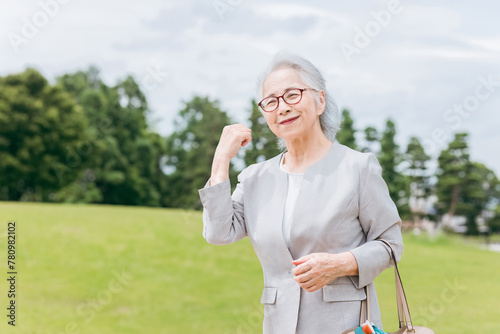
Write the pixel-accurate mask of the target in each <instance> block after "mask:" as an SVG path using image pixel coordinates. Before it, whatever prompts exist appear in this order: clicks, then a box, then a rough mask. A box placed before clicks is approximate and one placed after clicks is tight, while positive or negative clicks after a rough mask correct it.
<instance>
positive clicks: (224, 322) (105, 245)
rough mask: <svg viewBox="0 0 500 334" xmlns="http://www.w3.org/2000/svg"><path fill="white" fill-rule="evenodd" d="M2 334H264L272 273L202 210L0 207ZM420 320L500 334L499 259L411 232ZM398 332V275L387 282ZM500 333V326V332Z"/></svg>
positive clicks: (381, 288)
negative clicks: (218, 239)
mask: <svg viewBox="0 0 500 334" xmlns="http://www.w3.org/2000/svg"><path fill="white" fill-rule="evenodd" d="M0 212H1V213H2V215H1V216H2V220H1V221H0V224H1V225H0V232H1V234H2V237H1V238H0V249H1V251H0V263H1V264H2V265H1V267H2V272H3V275H2V276H3V277H5V278H3V279H2V280H1V281H0V282H1V283H0V295H1V297H0V308H1V309H2V310H4V311H3V312H2V319H3V320H2V322H1V324H0V333H19V334H20V333H26V334H28V333H29V334H52V333H53V334H63V333H80V334H85V333H92V334H107V333H113V334H117V333H120V334H127V333H154V334H161V333H203V334H208V333H217V334H221V333H222V334H225V333H228V334H229V333H261V332H262V330H261V328H262V324H261V322H262V306H261V305H260V303H259V300H260V295H261V292H262V286H263V282H262V272H261V267H260V264H259V262H258V260H257V257H256V256H255V254H254V252H253V249H252V247H251V245H250V242H249V240H248V239H244V240H242V241H240V242H238V243H236V244H234V245H229V246H212V245H209V244H207V243H206V242H205V240H204V239H203V237H202V236H201V230H202V222H201V213H200V212H193V211H184V210H169V209H154V208H138V207H122V206H96V205H91V206H89V205H82V206H79V205H58V204H38V203H12V202H0ZM9 220H14V221H16V222H17V239H16V242H17V243H16V250H17V259H16V270H17V272H18V275H17V282H16V284H17V287H16V289H17V291H16V293H17V295H16V297H17V298H16V305H17V309H16V311H17V314H16V315H17V317H16V327H15V328H13V327H12V326H8V325H7V321H8V318H7V317H6V314H7V310H6V307H7V306H8V304H7V303H8V299H7V291H8V285H7V283H8V282H7V281H6V278H8V275H7V271H8V269H7V245H6V243H7V237H6V231H7V223H8V221H9ZM400 269H401V275H402V278H403V283H404V285H405V288H406V294H407V297H408V300H409V303H410V310H411V311H412V315H413V320H414V323H416V324H419V325H424V326H428V327H431V328H433V329H435V331H436V333H439V334H446V333H483V332H494V330H495V329H496V328H497V327H498V324H499V323H500V319H499V318H500V317H499V314H500V313H499V312H500V311H499V310H500V301H499V298H500V284H499V283H498V282H500V281H499V279H498V277H500V254H498V253H493V252H489V251H484V250H480V249H478V248H477V247H476V246H474V245H472V244H466V243H464V242H462V240H461V239H460V238H450V237H447V238H445V237H441V238H438V239H435V240H430V239H429V238H425V237H416V236H413V235H405V252H404V254H403V259H402V261H401V263H400ZM376 286H377V291H378V295H379V302H380V305H381V308H382V315H383V321H384V326H385V329H386V330H394V329H395V327H396V326H397V319H396V308H395V307H396V305H395V294H394V276H393V271H392V269H390V270H387V271H385V272H384V273H382V275H380V277H378V278H377V280H376ZM495 325H496V326H495Z"/></svg>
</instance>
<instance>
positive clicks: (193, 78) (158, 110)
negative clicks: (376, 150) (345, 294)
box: [0, 0, 500, 174]
mask: <svg viewBox="0 0 500 334" xmlns="http://www.w3.org/2000/svg"><path fill="white" fill-rule="evenodd" d="M42 1H49V0H42ZM234 3H236V2H234ZM212 4H213V2H211V1H197V0H186V1H182V2H180V1H173V0H171V1H164V0H148V1H144V2H133V1H118V0H109V1H105V2H102V1H97V0H89V1H85V2H78V1H71V2H69V3H68V4H67V5H64V6H63V7H61V8H60V11H59V13H58V14H57V16H55V17H54V18H52V19H51V20H50V22H49V23H48V24H47V26H45V27H44V28H43V29H40V31H39V33H38V34H37V35H36V36H35V37H34V38H32V39H30V40H29V42H28V44H26V45H23V46H21V48H20V52H19V53H18V54H14V53H13V52H12V50H11V47H10V45H9V41H8V39H7V37H6V36H7V33H8V32H11V31H19V30H20V27H21V25H22V23H23V22H22V17H23V16H27V17H31V16H32V15H33V14H34V13H35V12H36V11H38V10H39V9H40V6H39V4H38V0H37V1H26V0H25V1H21V2H10V3H9V4H8V6H9V7H8V8H7V7H6V6H7V4H6V3H3V4H2V5H0V35H1V36H2V38H1V39H0V47H1V48H2V53H0V75H5V74H7V73H11V72H18V71H22V70H23V69H24V68H25V67H26V66H28V65H34V66H36V67H37V68H39V69H40V70H41V71H42V72H43V73H44V74H45V75H46V76H47V77H49V78H54V77H55V76H56V75H60V74H63V73H67V72H71V71H76V70H79V69H85V68H87V67H88V66H89V65H90V64H95V65H97V66H98V67H99V68H100V69H101V73H102V77H103V78H104V79H105V81H106V82H107V83H109V84H114V83H115V82H116V81H117V80H118V79H121V78H124V77H125V76H126V75H127V74H133V75H134V76H135V77H136V79H137V81H138V82H139V83H140V84H141V83H143V82H146V81H145V79H147V78H148V75H150V74H149V73H150V70H151V67H155V66H159V68H160V71H164V72H165V73H167V75H166V76H162V77H161V78H160V80H159V81H158V83H157V85H150V86H148V85H147V84H146V86H148V87H149V88H148V87H146V86H145V85H144V84H143V88H144V90H145V92H146V95H147V97H148V100H149V102H150V107H151V109H152V110H153V111H154V112H153V114H152V119H158V118H161V119H162V121H161V122H160V123H159V124H157V125H156V127H155V128H156V129H157V130H158V131H160V132H161V133H162V134H166V133H168V132H170V131H171V130H172V121H173V118H174V116H175V114H176V113H177V112H178V110H179V109H180V108H181V106H182V103H181V101H182V100H188V99H190V98H191V97H192V96H193V94H196V93H197V94H205V95H209V96H211V97H212V98H218V99H219V100H220V101H221V104H222V106H223V108H225V109H226V110H228V112H229V114H230V115H231V116H233V117H234V119H235V120H236V121H238V122H240V121H244V118H245V112H246V109H247V108H248V106H249V105H250V99H251V98H253V97H255V84H256V80H257V76H258V74H259V73H260V72H261V70H263V68H264V67H265V65H266V63H267V61H269V60H270V57H271V55H272V54H273V53H275V52H277V51H279V50H281V49H284V48H286V49H288V50H290V51H292V52H296V53H298V54H301V55H303V56H304V57H306V58H308V59H310V60H311V61H313V63H315V64H316V65H317V66H318V67H319V68H320V69H322V70H323V71H324V73H325V76H326V78H327V80H328V84H329V87H330V88H331V91H332V92H333V94H335V97H336V98H337V100H338V102H339V104H340V106H341V107H345V106H347V107H349V108H350V109H351V111H352V112H353V114H354V118H355V122H356V125H357V126H358V128H362V127H364V126H366V125H368V124H373V125H376V126H378V127H382V125H383V123H384V122H385V119H386V118H387V117H389V116H390V117H393V118H394V119H395V121H396V124H397V126H398V131H399V136H398V137H399V138H401V140H402V142H404V141H405V140H406V138H408V137H409V136H410V135H418V136H420V137H422V138H424V139H425V138H429V137H431V133H432V131H433V130H434V129H436V128H445V129H447V131H448V130H449V124H446V123H445V122H444V121H443V117H442V115H443V113H444V112H445V110H446V109H447V108H450V107H452V106H453V104H454V103H457V102H459V101H462V100H463V99H464V97H465V96H467V94H470V92H471V90H472V91H473V90H474V87H475V85H476V83H477V78H478V77H479V76H482V75H483V76H484V75H488V74H489V73H495V72H494V71H497V73H498V70H497V69H498V68H500V57H499V53H500V46H499V45H500V36H498V35H492V33H494V32H492V30H491V26H492V25H494V24H497V23H496V17H495V16H494V15H492V14H491V13H492V12H498V9H500V7H499V5H494V6H495V7H496V8H481V7H479V6H477V5H476V4H474V3H470V2H466V1H458V2H454V3H453V4H451V3H448V2H444V1H438V2H433V3H431V4H426V3H419V4H418V5H417V4H415V3H414V2H412V3H409V2H407V1H401V4H402V6H403V10H402V12H401V14H399V15H395V16H393V17H392V19H391V22H390V24H389V25H388V26H387V27H384V28H383V29H381V31H380V33H379V34H378V35H377V36H375V37H373V38H372V39H371V41H370V43H369V44H368V45H367V46H366V47H364V48H362V49H361V50H360V53H359V54H355V55H353V57H352V61H351V62H348V61H346V59H345V57H344V56H343V54H342V52H341V51H340V48H339V45H340V43H342V42H350V43H352V41H353V38H354V36H355V34H356V32H355V30H354V29H355V28H356V27H359V28H360V29H363V28H364V27H365V25H366V23H367V22H369V21H370V20H373V14H371V13H372V12H373V11H375V12H377V11H381V10H384V9H385V8H386V6H387V2H386V1H376V2H365V7H362V6H360V5H359V4H352V3H349V2H341V3H334V2H331V1H326V0H321V1H317V2H315V3H314V5H313V4H312V3H307V4H306V3H304V2H302V1H278V0H275V1H264V0H255V1H243V2H241V4H240V5H238V6H234V7H233V8H232V9H231V10H230V11H228V12H226V13H225V14H224V16H223V17H222V19H221V17H220V16H219V15H218V13H217V11H216V10H215V9H214V7H213V6H212ZM488 21H491V24H490V25H488V24H487V22H488ZM163 69H164V70H163ZM499 108H500V88H499V89H498V90H497V91H496V92H495V93H494V94H493V95H492V97H491V98H490V99H488V101H486V102H485V103H484V104H482V105H481V106H480V108H478V110H477V111H476V112H475V115H474V117H471V118H469V119H466V120H464V122H463V124H462V126H463V128H464V129H465V130H467V131H470V132H471V133H472V135H471V146H472V152H473V157H475V158H477V159H484V161H485V162H486V164H487V165H488V166H490V167H492V168H495V169H496V170H497V172H498V174H500V157H497V156H498V155H495V154H491V152H492V150H495V149H496V148H495V147H493V144H491V143H498V142H500V134H498V131H497V132H495V131H493V130H491V131H485V129H484V124H488V126H490V127H493V129H494V128H496V127H494V126H493V124H495V125H500V124H499V123H500V122H499V117H498V116H497V114H498V110H499ZM482 124H483V125H482ZM449 132H450V133H451V132H452V131H451V130H449Z"/></svg>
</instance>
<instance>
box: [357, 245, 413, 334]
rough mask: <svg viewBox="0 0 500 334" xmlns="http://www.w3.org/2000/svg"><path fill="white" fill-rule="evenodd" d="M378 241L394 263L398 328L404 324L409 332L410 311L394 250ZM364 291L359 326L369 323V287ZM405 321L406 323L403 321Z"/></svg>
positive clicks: (411, 327) (410, 325)
mask: <svg viewBox="0 0 500 334" xmlns="http://www.w3.org/2000/svg"><path fill="white" fill-rule="evenodd" d="M377 240H378V241H381V242H383V243H384V244H386V245H387V246H389V249H390V252H391V257H392V260H393V261H394V277H395V281H396V282H395V283H396V300H397V306H398V320H399V328H402V327H403V326H404V325H405V323H406V326H407V328H408V330H409V331H410V332H411V331H412V330H413V325H412V322H411V316H410V309H409V308H408V302H407V301H406V294H405V291H404V288H403V282H402V281H401V276H400V275H399V269H398V264H397V261H396V255H395V252H394V249H393V248H392V246H391V244H390V243H389V242H388V241H386V240H384V239H377ZM365 290H366V299H365V300H363V301H362V302H361V316H360V322H359V323H360V324H363V323H365V321H366V320H368V321H369V322H371V316H370V314H371V312H370V285H367V286H366V287H365ZM405 320H406V321H405Z"/></svg>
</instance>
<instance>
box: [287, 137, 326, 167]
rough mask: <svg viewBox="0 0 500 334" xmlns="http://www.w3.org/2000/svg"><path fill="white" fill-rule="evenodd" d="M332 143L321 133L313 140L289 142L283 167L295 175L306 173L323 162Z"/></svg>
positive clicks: (304, 139)
mask: <svg viewBox="0 0 500 334" xmlns="http://www.w3.org/2000/svg"><path fill="white" fill-rule="evenodd" d="M331 145H332V142H331V141H330V140H329V139H328V138H327V137H326V136H325V135H324V134H323V132H321V135H320V136H315V137H313V138H304V137H302V138H299V139H297V140H293V141H287V143H286V146H287V152H286V153H285V156H284V160H283V165H286V170H287V171H289V172H294V173H304V172H305V170H306V168H307V167H308V166H310V165H312V164H314V163H315V162H317V161H319V160H321V159H322V158H323V157H324V156H325V155H326V154H327V153H328V151H329V150H330V146H331Z"/></svg>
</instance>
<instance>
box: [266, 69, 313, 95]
mask: <svg viewBox="0 0 500 334" xmlns="http://www.w3.org/2000/svg"><path fill="white" fill-rule="evenodd" d="M303 85H304V83H303V82H302V79H301V78H300V75H299V73H298V72H297V71H296V70H294V69H292V68H280V69H277V70H275V71H273V72H271V73H270V74H269V75H268V76H267V77H266V79H265V80H264V83H263V85H262V94H263V96H269V95H281V94H282V93H283V92H284V91H285V90H287V89H289V88H303V87H302V86H303Z"/></svg>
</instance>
